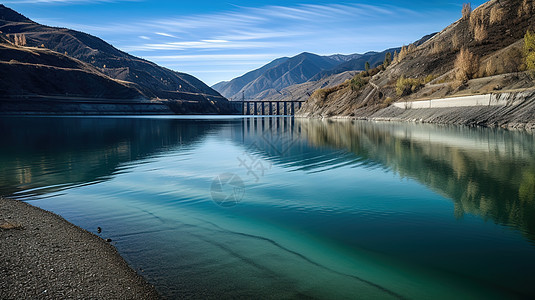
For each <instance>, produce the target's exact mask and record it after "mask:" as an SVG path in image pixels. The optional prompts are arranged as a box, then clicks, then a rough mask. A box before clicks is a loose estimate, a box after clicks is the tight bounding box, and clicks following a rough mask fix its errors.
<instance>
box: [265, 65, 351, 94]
mask: <svg viewBox="0 0 535 300" xmlns="http://www.w3.org/2000/svg"><path fill="white" fill-rule="evenodd" d="M358 73H359V71H346V72H342V73H337V74H333V75H330V76H326V77H323V78H321V79H320V80H316V81H312V80H310V81H307V82H304V83H300V84H294V85H290V86H288V87H285V88H284V89H282V90H281V91H280V93H277V94H273V95H269V96H266V97H262V100H263V101H306V100H307V99H308V98H309V97H310V95H312V94H313V93H314V91H316V90H318V89H325V88H331V87H334V86H337V85H339V84H342V83H344V82H345V81H347V80H350V79H351V78H353V76H355V75H356V74H358Z"/></svg>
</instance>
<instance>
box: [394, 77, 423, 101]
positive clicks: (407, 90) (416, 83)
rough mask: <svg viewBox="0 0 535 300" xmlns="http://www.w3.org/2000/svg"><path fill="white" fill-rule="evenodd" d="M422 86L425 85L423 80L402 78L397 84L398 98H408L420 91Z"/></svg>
mask: <svg viewBox="0 0 535 300" xmlns="http://www.w3.org/2000/svg"><path fill="white" fill-rule="evenodd" d="M422 86H424V84H423V81H422V80H421V79H418V78H405V77H403V76H401V77H400V78H399V79H398V81H397V82H396V94H397V95H398V96H407V95H410V94H412V93H414V92H416V91H418V90H419V89H420V88H421V87H422Z"/></svg>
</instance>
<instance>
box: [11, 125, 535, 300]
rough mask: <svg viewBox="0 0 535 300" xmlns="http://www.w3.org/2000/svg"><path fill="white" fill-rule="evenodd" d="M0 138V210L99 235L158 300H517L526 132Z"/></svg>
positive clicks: (106, 133)
mask: <svg viewBox="0 0 535 300" xmlns="http://www.w3.org/2000/svg"><path fill="white" fill-rule="evenodd" d="M0 130H1V131H2V132H3V133H4V136H3V139H4V142H5V144H4V145H5V146H4V147H2V148H1V149H0V180H1V181H0V194H1V195H15V196H18V197H20V199H24V200H35V199H43V198H44V197H49V198H47V199H45V200H42V201H36V202H33V203H35V204H36V205H39V206H40V207H43V208H45V209H50V210H52V211H55V212H57V213H60V214H61V215H62V216H64V217H65V218H67V220H69V221H71V222H74V223H75V224H77V225H80V226H82V227H83V228H86V229H89V230H91V229H92V228H93V229H95V228H97V226H99V227H102V228H104V229H105V231H104V232H105V234H106V235H107V236H106V237H110V238H112V240H113V241H116V244H115V246H116V247H117V249H118V250H119V251H120V253H121V254H122V255H123V256H124V257H125V258H126V259H127V260H128V261H129V262H130V263H131V264H132V265H133V266H134V267H136V268H143V269H144V270H145V272H144V273H143V274H144V275H145V276H147V278H149V280H151V282H152V283H153V284H155V285H156V286H157V288H158V289H159V291H160V292H162V293H163V294H164V295H166V296H168V297H170V298H172V297H179V296H180V295H195V296H197V297H203V298H210V297H213V298H220V297H218V296H220V295H224V296H226V297H228V298H233V297H234V298H237V297H249V298H269V297H274V298H295V297H312V298H344V297H346V298H355V297H356V296H357V295H358V296H360V297H363V298H385V297H393V298H400V297H408V298H422V299H426V298H437V296H439V297H438V298H440V297H443V298H457V297H458V296H464V297H468V296H472V297H473V298H485V299H486V298H488V297H487V296H489V295H490V296H495V297H500V296H504V295H507V296H518V295H521V296H522V295H533V289H532V287H531V285H532V282H533V280H534V278H533V274H532V272H531V270H532V269H533V267H535V265H534V264H535V260H533V257H534V248H533V245H531V244H529V242H526V240H531V241H533V240H534V231H535V228H533V221H532V220H530V216H533V215H534V212H533V202H534V199H533V195H534V192H533V191H534V184H535V183H534V174H535V159H534V155H533V154H534V151H535V150H534V136H533V135H532V134H529V133H525V132H509V131H503V130H492V129H474V128H466V127H448V126H431V125H414V124H405V123H368V122H350V121H322V120H304V119H293V118H232V117H229V118H216V119H214V118H202V117H195V118H193V117H192V118H178V119H173V118H162V117H155V118H32V117H23V118H0ZM246 158H247V159H251V160H253V161H255V162H256V163H257V164H255V165H254V167H255V168H253V169H247V168H246V166H245V165H244V164H243V163H240V159H246ZM260 165H261V166H262V168H259V166H260ZM249 167H250V165H249ZM262 172H263V173H262ZM223 173H232V174H239V176H241V177H242V179H243V181H244V185H245V189H246V192H245V196H244V199H243V201H241V202H240V203H239V204H238V205H235V206H232V207H221V206H218V205H217V204H215V203H214V202H213V201H212V199H211V196H210V187H211V186H212V182H213V179H214V177H216V176H218V175H220V174H223ZM253 173H255V174H256V177H255V176H254V174H253ZM400 178H405V179H402V180H400ZM58 191H61V193H58ZM441 195H442V196H441ZM452 201H453V203H454V204H452ZM453 208H454V209H453ZM481 219H483V220H490V221H491V222H483V221H481ZM494 223H497V224H503V225H507V226H511V227H512V228H515V229H518V231H515V230H504V228H503V226H501V225H496V224H494ZM518 232H522V233H523V234H524V237H522V236H521V235H520V234H519V233H518ZM525 237H528V239H526V238H525ZM488 265H492V268H491V270H489V269H488V268H487V266H488ZM482 266H484V267H482ZM490 296H489V297H490Z"/></svg>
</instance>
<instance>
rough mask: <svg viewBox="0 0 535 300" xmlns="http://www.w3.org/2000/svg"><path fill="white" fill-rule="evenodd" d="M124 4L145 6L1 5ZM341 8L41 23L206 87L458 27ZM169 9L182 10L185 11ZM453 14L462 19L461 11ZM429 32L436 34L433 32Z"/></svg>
mask: <svg viewBox="0 0 535 300" xmlns="http://www.w3.org/2000/svg"><path fill="white" fill-rule="evenodd" d="M123 1H125V3H126V2H128V1H142V0H16V1H15V0H8V1H7V2H6V1H4V3H9V2H13V3H15V2H16V3H41V4H54V3H55V4H65V6H67V5H70V4H82V3H106V2H123ZM305 1H306V0H305ZM343 1H345V0H335V1H329V3H325V4H295V2H294V1H288V2H287V3H288V4H284V5H269V4H267V5H264V6H260V7H251V6H238V5H231V6H230V8H229V6H226V7H227V9H226V10H225V11H215V12H210V13H192V14H184V13H180V12H181V11H183V10H181V9H167V7H168V6H166V10H165V11H161V10H160V11H159V12H158V13H154V12H153V11H152V10H151V13H152V15H155V16H159V17H154V18H152V19H151V18H147V17H144V16H145V12H142V13H140V12H138V14H137V15H133V14H130V13H125V14H124V15H121V16H120V17H117V19H115V18H113V19H110V18H109V16H110V15H111V13H110V12H107V15H106V16H105V17H102V18H100V19H98V18H87V19H90V20H92V21H91V22H84V21H82V20H83V19H78V18H58V17H57V16H54V15H41V17H43V18H51V19H44V20H49V21H50V22H48V21H43V23H46V24H49V25H54V26H61V27H67V28H73V29H76V30H81V31H85V32H89V33H91V34H94V35H97V36H99V37H102V38H103V39H104V40H106V41H109V42H111V43H112V44H113V45H114V46H116V47H117V48H119V49H121V50H124V51H127V52H130V53H132V54H134V55H137V56H142V57H144V58H146V59H149V60H153V61H155V62H157V63H160V64H162V65H164V66H167V67H172V68H173V69H178V70H180V71H184V72H188V71H189V72H191V73H193V75H195V74H196V73H198V74H199V75H200V77H201V79H202V80H205V81H207V82H208V83H209V84H211V83H215V82H216V81H219V80H223V79H227V80H228V79H231V78H232V77H233V76H236V75H239V73H245V72H247V71H249V70H251V69H252V68H256V67H259V66H261V65H263V64H265V63H268V62H269V61H271V60H273V59H275V58H277V57H281V56H292V55H296V54H298V53H300V52H303V51H308V52H314V53H318V54H333V53H344V54H349V53H357V52H361V53H362V52H366V51H369V50H377V51H380V50H384V49H386V48H389V47H397V46H400V45H403V44H408V43H410V42H412V41H414V40H416V39H418V38H420V37H421V36H423V35H425V34H428V33H430V32H432V31H435V30H440V29H441V28H442V27H443V26H444V25H447V24H448V23H450V22H451V21H453V20H451V19H447V17H446V18H444V14H443V11H439V10H435V11H433V10H432V9H431V8H429V7H427V6H426V7H424V8H422V7H416V6H415V5H408V6H407V5H403V6H402V5H401V4H399V6H396V4H392V3H395V2H392V1H389V2H384V1H374V2H372V1H360V2H359V3H351V2H352V1H345V2H343ZM170 2H172V1H170ZM177 2H178V1H177ZM240 2H241V3H246V2H245V1H240ZM269 2H270V1H269V0H268V1H267V3H269ZM300 2H301V3H302V1H300ZM310 2H312V1H310ZM251 3H252V2H251ZM366 3H368V4H366ZM405 4H406V3H405ZM452 5H453V4H452ZM29 6H30V5H29ZM118 6H122V5H110V6H109V7H114V9H119V8H117V7H118ZM125 6H126V5H125ZM169 6H170V7H175V8H177V7H182V4H176V3H173V4H169ZM193 6H195V5H193ZM197 6H199V5H197ZM197 6H196V7H197ZM430 6H433V4H431V5H430ZM435 6H436V5H435ZM99 7H108V6H105V5H101V6H99ZM129 7H130V6H129ZM132 7H135V6H134V5H132ZM139 7H146V6H145V5H140V6H139ZM190 7H191V6H190ZM151 9H152V8H151ZM413 9H414V10H413ZM454 10H455V11H458V13H459V15H460V10H458V8H457V7H455V8H454ZM184 11H186V10H184ZM197 11H201V10H197ZM93 13H94V12H93ZM437 19H441V21H437ZM66 20H68V21H66ZM93 20H94V21H93ZM110 20H111V21H110ZM38 21H41V20H39V19H38ZM69 22H70V23H69ZM441 22H442V23H441ZM429 24H438V26H436V27H435V28H434V27H432V26H430V25H429ZM239 70H241V72H239ZM225 74H227V76H225Z"/></svg>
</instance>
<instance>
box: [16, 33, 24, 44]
mask: <svg viewBox="0 0 535 300" xmlns="http://www.w3.org/2000/svg"><path fill="white" fill-rule="evenodd" d="M15 45H17V46H26V36H25V35H24V34H15Z"/></svg>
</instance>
